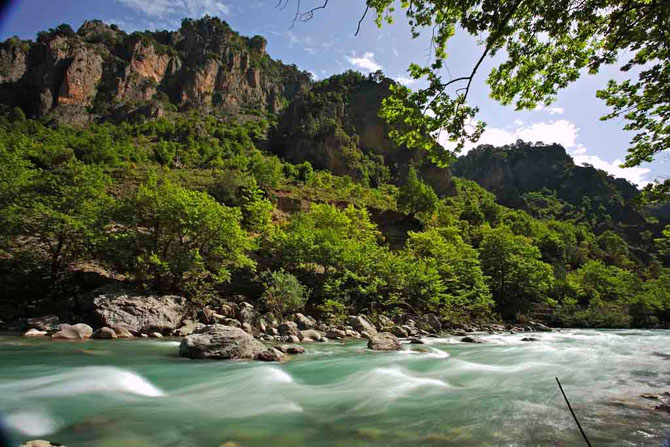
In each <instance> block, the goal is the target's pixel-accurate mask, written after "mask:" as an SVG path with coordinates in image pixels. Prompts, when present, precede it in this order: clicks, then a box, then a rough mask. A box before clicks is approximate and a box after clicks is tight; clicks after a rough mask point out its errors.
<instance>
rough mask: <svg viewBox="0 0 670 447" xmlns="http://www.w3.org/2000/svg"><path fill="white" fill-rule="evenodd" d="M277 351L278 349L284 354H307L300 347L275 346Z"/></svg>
mask: <svg viewBox="0 0 670 447" xmlns="http://www.w3.org/2000/svg"><path fill="white" fill-rule="evenodd" d="M275 349H278V350H279V351H281V352H283V353H284V354H302V353H303V352H305V348H303V347H302V346H300V345H278V346H275Z"/></svg>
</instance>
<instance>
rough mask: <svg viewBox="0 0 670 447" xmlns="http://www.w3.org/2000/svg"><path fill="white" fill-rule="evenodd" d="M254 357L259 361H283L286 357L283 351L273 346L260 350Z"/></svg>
mask: <svg viewBox="0 0 670 447" xmlns="http://www.w3.org/2000/svg"><path fill="white" fill-rule="evenodd" d="M254 358H255V359H256V360H260V361H261V362H283V361H284V360H285V359H286V358H285V356H284V353H283V352H281V351H280V350H278V349H274V348H270V349H267V350H265V351H261V352H259V353H258V354H256V357H254Z"/></svg>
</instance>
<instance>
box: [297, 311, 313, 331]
mask: <svg viewBox="0 0 670 447" xmlns="http://www.w3.org/2000/svg"><path fill="white" fill-rule="evenodd" d="M295 322H296V324H297V325H298V329H300V330H306V329H313V328H314V326H316V320H315V319H314V318H312V317H308V316H306V315H303V314H301V313H297V314H295Z"/></svg>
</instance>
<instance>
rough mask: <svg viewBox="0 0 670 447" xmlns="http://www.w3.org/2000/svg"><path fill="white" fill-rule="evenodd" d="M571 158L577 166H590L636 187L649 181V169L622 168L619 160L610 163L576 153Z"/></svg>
mask: <svg viewBox="0 0 670 447" xmlns="http://www.w3.org/2000/svg"><path fill="white" fill-rule="evenodd" d="M572 158H573V159H574V160H575V164H577V165H583V164H584V163H586V164H590V165H591V166H593V167H594V168H597V169H602V170H603V171H606V172H608V173H609V174H612V175H614V176H615V177H622V178H625V179H626V180H628V181H629V182H631V183H634V184H636V185H638V186H644V185H646V184H647V183H649V180H648V179H647V174H649V169H647V168H640V167H634V168H622V167H621V166H620V165H621V163H623V162H622V161H621V160H619V159H616V160H614V161H613V162H611V163H610V162H608V161H605V160H603V159H602V158H600V157H599V156H597V155H588V154H586V153H581V154H577V151H575V152H574V153H573V156H572Z"/></svg>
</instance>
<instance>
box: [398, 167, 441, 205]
mask: <svg viewBox="0 0 670 447" xmlns="http://www.w3.org/2000/svg"><path fill="white" fill-rule="evenodd" d="M437 202H438V198H437V195H436V194H435V191H433V188H431V187H430V186H429V185H426V184H425V183H424V182H422V181H421V180H420V179H419V177H418V176H417V173H416V170H415V169H414V167H410V168H409V172H408V173H407V180H406V181H405V184H404V185H402V186H401V187H400V194H399V195H398V208H399V209H400V210H401V211H404V212H406V213H410V214H424V215H431V214H433V213H434V212H435V210H436V209H437Z"/></svg>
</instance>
